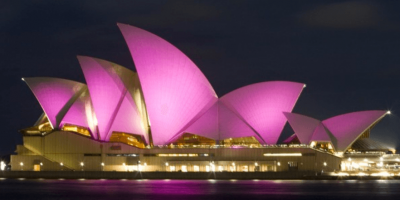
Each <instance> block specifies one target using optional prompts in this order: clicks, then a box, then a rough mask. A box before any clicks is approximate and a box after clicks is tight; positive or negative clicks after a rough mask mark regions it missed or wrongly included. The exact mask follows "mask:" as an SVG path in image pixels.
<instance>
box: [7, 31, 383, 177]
mask: <svg viewBox="0 0 400 200" xmlns="http://www.w3.org/2000/svg"><path fill="white" fill-rule="evenodd" d="M118 26H119V28H120V30H121V32H122V34H123V36H124V38H125V40H126V43H127V45H128V47H129V50H130V52H131V55H132V58H133V61H134V64H135V67H136V70H137V72H134V71H132V70H130V69H127V68H125V67H123V66H120V65H118V64H115V63H112V62H109V61H106V60H101V59H98V58H92V57H87V56H78V61H79V63H80V66H81V68H82V72H83V74H84V77H85V79H86V84H85V83H79V82H76V81H72V80H65V79H61V78H48V77H34V78H23V81H25V83H26V84H27V85H28V87H29V88H30V89H31V91H32V93H33V94H34V95H35V97H36V99H37V100H38V102H39V104H40V105H41V107H42V109H43V114H42V115H41V116H40V118H39V119H38V120H37V122H36V123H35V124H34V125H33V126H32V127H29V128H25V129H23V130H21V131H20V132H21V133H22V135H23V145H18V146H17V150H16V155H12V157H11V166H12V170H24V171H29V170H30V171H57V170H65V171H67V170H71V171H73V170H79V171H80V170H85V171H168V172H175V171H176V172H178V171H180V172H208V171H227V172H238V171H240V172H254V171H260V172H261V171H322V170H323V171H335V170H340V169H341V168H342V169H343V167H344V166H343V164H342V160H343V159H345V158H347V157H346V155H353V154H354V155H355V154H357V153H361V154H363V155H364V154H366V153H368V152H375V153H376V152H377V153H378V154H379V153H382V152H387V151H388V148H387V147H385V146H383V147H382V148H380V149H376V148H374V147H375V146H377V145H376V142H374V141H372V140H371V139H369V135H370V130H371V128H373V127H374V126H375V125H376V124H377V123H378V122H379V121H380V120H381V119H382V118H383V117H384V116H385V115H386V114H389V113H388V112H387V111H382V110H371V111H360V112H352V113H348V114H343V115H339V116H335V117H332V118H329V119H326V120H322V121H320V120H317V119H313V118H311V117H307V116H304V115H300V114H295V113H292V110H293V108H294V106H295V104H296V101H297V99H298V98H299V97H300V94H301V92H302V91H303V89H304V88H305V84H303V83H296V82H288V81H267V82H261V83H255V84H252V85H247V86H244V87H242V88H239V89H236V90H234V91H232V92H230V93H228V94H226V95H224V96H222V97H218V96H217V94H216V93H215V91H214V89H213V87H212V86H211V84H210V83H209V82H208V80H207V78H206V77H205V76H204V75H203V73H202V72H201V71H200V70H199V68H198V67H197V66H196V65H195V64H194V63H193V62H192V61H191V60H190V59H189V58H188V57H187V56H185V55H184V54H183V53H182V52H181V51H180V50H178V49H177V48H176V47H174V46H173V45H171V44H170V43H168V42H167V41H165V40H163V39H162V38H160V37H158V36H156V35H154V34H152V33H149V32H147V31H145V30H142V29H139V28H136V27H133V26H130V25H125V24H118ZM286 122H288V123H289V124H290V126H291V127H292V129H293V130H294V134H293V135H292V136H290V137H289V138H287V139H286V140H285V141H284V143H283V144H278V139H279V138H280V136H281V132H282V130H283V128H284V126H285V124H286ZM365 144H369V145H365ZM379 155H381V154H379Z"/></svg>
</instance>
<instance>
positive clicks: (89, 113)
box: [60, 86, 98, 139]
mask: <svg viewBox="0 0 400 200" xmlns="http://www.w3.org/2000/svg"><path fill="white" fill-rule="evenodd" d="M85 88H86V89H85V91H84V92H83V93H82V94H81V95H80V96H79V98H78V99H77V100H76V101H75V102H74V103H73V104H72V106H71V107H70V108H69V110H68V112H67V114H65V116H64V118H63V119H62V122H61V124H60V128H61V127H62V126H63V125H64V124H67V123H68V124H74V125H78V126H82V127H86V128H89V130H90V132H91V135H92V137H93V138H94V139H98V135H97V128H96V126H97V120H96V115H95V113H94V110H93V105H92V101H91V99H90V95H89V91H88V89H87V87H86V86H85Z"/></svg>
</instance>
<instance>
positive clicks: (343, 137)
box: [322, 110, 387, 151]
mask: <svg viewBox="0 0 400 200" xmlns="http://www.w3.org/2000/svg"><path fill="white" fill-rule="evenodd" d="M386 114H387V113H386V111H385V110H371V111H359V112H352V113H347V114H343V115H338V116H335V117H332V118H329V119H326V120H324V121H322V123H323V124H324V125H325V127H326V128H328V129H329V130H330V132H331V133H332V134H333V135H334V136H335V137H336V138H337V147H336V150H337V151H344V150H346V149H347V148H348V147H349V146H350V145H351V144H352V143H353V142H354V141H355V140H356V139H357V138H358V137H359V136H360V134H361V133H363V132H364V131H366V130H367V129H368V128H369V127H371V126H372V125H373V124H374V123H375V122H377V121H379V120H380V119H382V118H383V117H384V116H385V115H386Z"/></svg>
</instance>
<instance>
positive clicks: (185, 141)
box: [172, 133, 216, 145]
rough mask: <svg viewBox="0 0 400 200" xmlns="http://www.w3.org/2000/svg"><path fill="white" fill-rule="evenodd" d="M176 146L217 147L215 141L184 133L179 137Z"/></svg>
mask: <svg viewBox="0 0 400 200" xmlns="http://www.w3.org/2000/svg"><path fill="white" fill-rule="evenodd" d="M172 144H174V145H215V144H216V143H215V140H213V139H210V138H206V137H202V136H199V135H194V134H191V133H184V134H183V135H182V136H181V137H179V138H178V139H177V140H176V141H175V142H173V143H172Z"/></svg>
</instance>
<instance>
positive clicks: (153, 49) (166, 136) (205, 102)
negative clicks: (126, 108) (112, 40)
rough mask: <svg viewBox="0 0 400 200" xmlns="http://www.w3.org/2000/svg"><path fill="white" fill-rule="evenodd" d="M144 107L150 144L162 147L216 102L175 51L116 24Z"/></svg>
mask: <svg viewBox="0 0 400 200" xmlns="http://www.w3.org/2000/svg"><path fill="white" fill-rule="evenodd" d="M118 26H119V28H120V30H121V32H122V34H123V36H124V38H125V40H126V43H127V44H128V47H129V50H130V52H131V55H132V58H133V61H134V63H135V66H136V70H137V72H138V74H139V79H140V83H141V86H142V89H143V95H144V99H145V103H146V107H147V112H148V116H149V119H150V120H149V121H150V125H151V133H152V136H153V143H154V144H155V145H165V144H167V143H168V141H169V140H170V139H171V138H173V137H174V136H176V135H177V134H180V132H181V131H184V130H182V129H183V128H185V127H187V126H190V123H193V119H194V118H195V117H196V116H198V114H199V113H201V112H202V111H206V110H208V109H209V108H210V107H211V106H212V104H213V102H214V101H215V100H216V99H217V95H216V94H215V92H214V89H213V88H212V86H211V84H210V83H209V82H208V80H207V79H206V77H205V76H204V75H203V73H202V72H201V71H200V70H199V69H198V68H197V66H196V65H195V64H194V63H193V62H192V61H191V60H190V59H189V58H188V57H187V56H186V55H184V54H183V53H182V52H181V51H180V50H179V49H177V48H176V47H174V46H173V45H171V44H170V43H168V42H167V41H165V40H164V39H162V38H160V37H158V36H156V35H154V34H152V33H149V32H147V31H145V30H142V29H139V28H136V27H133V26H129V25H125V24H118Z"/></svg>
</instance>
